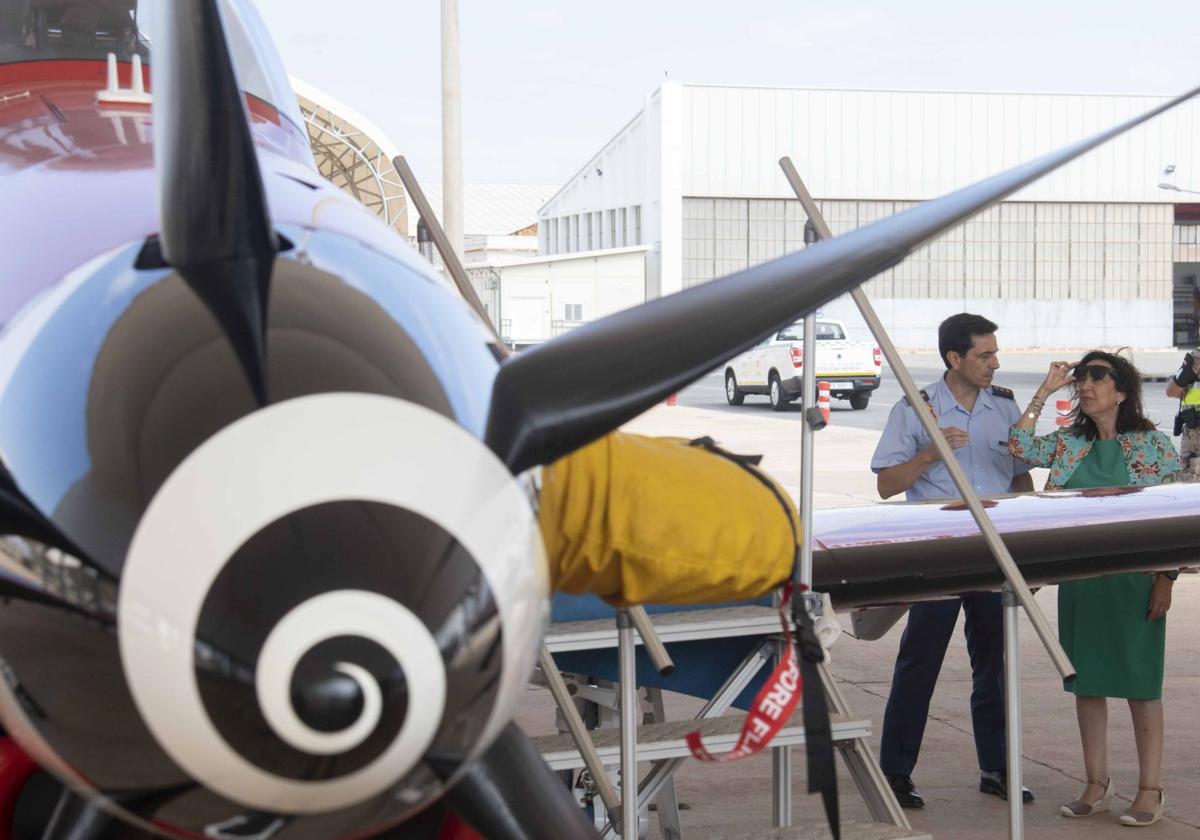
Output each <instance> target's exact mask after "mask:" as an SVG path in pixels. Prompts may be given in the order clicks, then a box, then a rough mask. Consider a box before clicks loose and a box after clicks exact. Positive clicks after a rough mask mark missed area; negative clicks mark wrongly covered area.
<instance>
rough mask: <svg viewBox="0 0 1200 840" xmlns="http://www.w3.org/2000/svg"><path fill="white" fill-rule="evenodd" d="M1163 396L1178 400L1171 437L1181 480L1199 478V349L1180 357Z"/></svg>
mask: <svg viewBox="0 0 1200 840" xmlns="http://www.w3.org/2000/svg"><path fill="white" fill-rule="evenodd" d="M1167 396H1168V397H1174V398H1177V399H1178V400H1179V411H1178V412H1177V413H1176V414H1175V430H1174V434H1175V436H1176V437H1178V438H1179V460H1180V461H1181V462H1182V463H1183V473H1182V477H1183V480H1184V481H1196V480H1197V479H1200V350H1193V351H1192V352H1191V353H1186V354H1184V357H1183V364H1181V365H1180V366H1179V370H1178V371H1176V372H1175V375H1174V376H1173V377H1171V381H1170V382H1168V383H1167Z"/></svg>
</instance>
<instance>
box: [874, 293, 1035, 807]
mask: <svg viewBox="0 0 1200 840" xmlns="http://www.w3.org/2000/svg"><path fill="white" fill-rule="evenodd" d="M995 332H996V325H995V324H994V323H992V322H991V321H989V320H988V319H987V318H984V317H982V316H980V315H971V314H968V313H965V312H964V313H960V314H958V315H953V316H951V317H950V318H947V319H946V320H945V321H943V322H942V324H941V326H939V327H938V351H939V352H940V353H941V356H942V361H943V362H944V363H945V365H946V373H945V374H944V375H943V376H942V378H941V379H940V380H938V381H937V382H934V383H933V384H932V385H930V386H928V387H927V388H925V389H924V390H923V391H922V392H921V395H922V397H923V398H924V400H925V404H924V405H921V406H917V407H915V408H914V407H913V406H911V405H909V403H908V400H901V401H900V402H898V403H896V405H895V406H894V407H893V408H892V413H891V415H889V417H888V421H887V425H886V426H885V427H884V430H883V437H882V438H881V439H880V441H879V445H878V446H877V447H876V448H875V455H874V457H872V459H871V469H872V470H873V471H874V472H875V473H876V475H877V476H878V479H877V482H878V487H879V495H880V496H882V497H883V498H885V499H887V498H889V497H891V496H894V495H896V494H898V493H901V492H903V493H904V494H905V495H906V498H907V499H908V500H909V501H910V502H913V501H923V500H927V499H951V498H957V497H958V491H957V489H956V488H955V486H954V482H953V481H952V480H951V479H950V473H949V471H948V470H947V469H946V467H945V465H944V464H942V462H941V460H940V459H939V458H938V455H937V452H936V450H934V448H933V445H932V444H931V442H930V439H929V437H928V435H926V434H925V429H924V427H922V426H921V421H920V420H919V419H918V417H917V415H916V412H917V411H918V410H920V411H932V412H933V414H934V416H935V417H936V419H937V425H938V426H940V427H941V429H942V433H943V434H944V435H945V436H946V440H947V441H948V442H949V443H950V446H951V447H952V448H953V449H954V454H955V457H957V458H958V463H959V466H961V467H962V469H963V472H965V473H966V474H967V477H968V478H969V479H970V480H971V483H972V484H973V485H974V487H975V492H976V493H977V494H979V495H981V496H988V495H994V494H997V493H1007V492H1009V491H1014V492H1025V491H1028V490H1032V489H1033V480H1032V478H1031V477H1030V475H1029V467H1028V466H1027V465H1025V464H1023V463H1021V462H1020V461H1018V460H1017V459H1016V458H1014V457H1012V455H1010V454H1009V452H1008V428H1009V426H1011V425H1012V424H1013V423H1015V422H1016V421H1017V418H1018V417H1020V414H1021V410H1020V409H1019V408H1018V407H1017V403H1016V401H1015V400H1014V399H1013V394H1012V391H1009V390H1008V389H1007V388H1000V387H998V386H994V385H992V376H993V375H994V374H995V372H996V370H997V369H998V368H999V367H1000V363H999V361H998V360H997V358H996V336H995ZM960 606H961V607H962V608H963V609H964V610H965V611H966V637H967V651H968V652H969V653H970V656H971V674H972V684H973V687H972V690H971V723H972V725H973V728H974V730H975V750H976V752H977V753H978V757H979V768H980V779H979V789H980V790H981V791H983V792H984V793H990V794H994V795H996V796H1000V797H1002V798H1004V799H1007V798H1008V777H1007V770H1006V768H1007V761H1006V756H1005V750H1004V743H1005V741H1004V683H1003V680H1004V627H1003V613H1002V611H1001V606H1000V594H999V593H996V592H985V593H978V594H973V595H966V596H964V597H962V598H954V599H952V600H945V601H934V602H930V603H920V604H914V605H913V607H912V608H911V609H910V610H909V611H908V625H907V627H906V628H905V630H904V635H903V637H902V638H901V639H900V652H899V654H898V655H897V657H896V670H895V672H894V673H893V675H892V691H891V694H890V695H889V696H888V702H887V711H886V713H885V714H884V718H883V738H882V743H881V745H880V762H879V763H880V765H881V767H882V768H883V772H884V773H885V774H886V775H887V777H888V782H889V783H890V784H891V786H892V790H893V791H895V793H896V798H897V799H899V800H900V804H901V805H903V806H904V807H906V808H921V807H923V806H924V804H925V801H924V800H923V799H922V798H921V795H920V794H919V793H918V792H917V790H916V788H915V787H914V785H913V781H912V772H913V768H914V767H915V766H916V764H917V755H918V754H919V753H920V750H921V739H922V737H923V736H924V734H925V722H926V721H927V720H928V718H929V701H930V698H932V696H933V689H934V686H935V685H936V683H937V677H938V672H939V671H940V670H941V668H942V660H943V659H944V658H945V656H946V646H947V645H948V644H949V642H950V637H951V635H953V633H954V625H955V624H956V623H957V621H958V610H959V607H960ZM1022 797H1023V799H1024V801H1025V802H1031V801H1033V794H1032V793H1030V791H1029V790H1028V789H1023V790H1022Z"/></svg>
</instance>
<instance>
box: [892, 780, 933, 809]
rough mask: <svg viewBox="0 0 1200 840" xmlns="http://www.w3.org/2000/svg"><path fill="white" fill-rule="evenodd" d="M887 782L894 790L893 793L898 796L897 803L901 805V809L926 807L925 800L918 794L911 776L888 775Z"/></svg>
mask: <svg viewBox="0 0 1200 840" xmlns="http://www.w3.org/2000/svg"><path fill="white" fill-rule="evenodd" d="M887 781H888V785H889V786H891V788H892V793H894V794H896V801H897V802H899V803H900V807H901V808H924V807H925V800H924V799H922V798H921V794H919V793H917V788H916V785H914V784H913V780H912V777H911V776H899V775H891V774H888V776H887Z"/></svg>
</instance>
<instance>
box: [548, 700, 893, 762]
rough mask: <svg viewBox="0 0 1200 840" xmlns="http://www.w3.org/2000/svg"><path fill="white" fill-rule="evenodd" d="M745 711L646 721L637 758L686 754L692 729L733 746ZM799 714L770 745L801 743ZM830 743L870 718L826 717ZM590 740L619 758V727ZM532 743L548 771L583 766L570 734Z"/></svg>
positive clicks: (716, 748) (710, 744) (606, 758)
mask: <svg viewBox="0 0 1200 840" xmlns="http://www.w3.org/2000/svg"><path fill="white" fill-rule="evenodd" d="M745 719H746V715H745V714H740V713H739V714H730V715H722V716H721V717H718V718H710V719H708V720H673V721H667V722H666V723H647V724H643V725H642V726H639V727H638V731H637V757H638V761H658V760H660V759H664V758H680V757H682V756H686V755H690V752H689V750H688V747H687V743H686V742H685V741H684V737H685V736H686V735H687V733H689V732H691V731H692V730H694V729H699V730H700V733H701V734H702V735H703V736H704V745H705V747H707V748H708V749H709V750H710V751H711V752H713V753H723V752H727V751H729V750H731V749H733V747H734V744H736V743H737V739H738V735H739V733H741V731H742V722H743V721H745ZM802 720H803V719H802V717H801V715H800V714H796V715H793V716H792V719H791V720H790V721H788V724H787V725H786V726H785V727H784V728H782V729H780V730H779V733H778V734H777V735H776V736H775V739H774V740H773V741H771V746H773V747H783V746H787V745H789V744H791V745H794V744H803V743H804V726H803V723H802ZM830 724H831V729H832V730H833V740H834V742H839V741H852V740H854V739H856V738H867V737H869V736H870V734H871V721H869V720H850V719H849V718H847V717H841V716H838V715H833V716H831V717H830ZM590 734H591V736H592V743H594V744H595V745H596V751H597V752H598V753H599V754H600V760H601V761H602V762H603V763H604V764H617V763H618V762H619V761H620V757H621V730H620V729H595V730H592V732H591V733H590ZM533 743H534V746H535V747H537V749H538V751H539V752H540V753H541V754H542V757H543V758H544V759H545V760H546V763H547V764H549V765H550V769H551V770H570V769H574V768H579V767H583V759H582V758H581V757H580V755H579V750H578V749H576V747H575V741H574V740H573V739H572V738H571V736H570V734H561V735H543V736H541V737H538V738H534V739H533Z"/></svg>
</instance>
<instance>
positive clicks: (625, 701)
mask: <svg viewBox="0 0 1200 840" xmlns="http://www.w3.org/2000/svg"><path fill="white" fill-rule="evenodd" d="M634 644H635V643H634V639H633V622H632V621H630V619H629V612H628V611H627V610H617V670H618V673H619V674H620V679H621V686H620V687H621V836H622V837H626V838H628V837H637V836H638V778H637V726H638V714H637V668H636V661H635V659H634V654H635V653H636V651H635V649H634Z"/></svg>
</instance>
